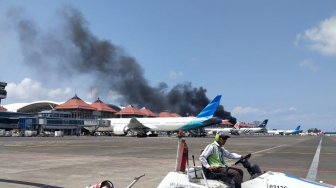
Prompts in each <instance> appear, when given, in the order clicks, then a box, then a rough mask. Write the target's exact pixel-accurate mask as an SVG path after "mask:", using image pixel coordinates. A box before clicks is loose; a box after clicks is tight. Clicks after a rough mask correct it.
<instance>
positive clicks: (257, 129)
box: [230, 119, 268, 135]
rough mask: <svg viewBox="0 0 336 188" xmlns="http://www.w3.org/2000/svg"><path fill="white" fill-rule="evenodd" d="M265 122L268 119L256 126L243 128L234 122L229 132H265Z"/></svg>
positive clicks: (236, 133)
mask: <svg viewBox="0 0 336 188" xmlns="http://www.w3.org/2000/svg"><path fill="white" fill-rule="evenodd" d="M267 123H268V119H265V120H264V121H263V122H262V123H260V124H259V125H258V127H254V128H243V127H241V128H240V127H239V124H238V123H236V125H235V126H234V128H232V129H231V131H230V133H231V134H232V135H240V134H246V133H266V132H267V129H266V125H267Z"/></svg>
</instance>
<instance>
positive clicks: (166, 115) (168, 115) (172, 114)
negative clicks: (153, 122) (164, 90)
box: [159, 112, 181, 117]
mask: <svg viewBox="0 0 336 188" xmlns="http://www.w3.org/2000/svg"><path fill="white" fill-rule="evenodd" d="M159 117H181V116H180V115H179V114H177V113H170V112H161V113H160V114H159Z"/></svg>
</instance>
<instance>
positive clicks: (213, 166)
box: [199, 132, 243, 188]
mask: <svg viewBox="0 0 336 188" xmlns="http://www.w3.org/2000/svg"><path fill="white" fill-rule="evenodd" d="M228 138H230V136H228V135H226V134H224V132H219V133H217V134H216V136H215V141H214V142H213V143H211V144H209V145H207V146H206V148H205V149H204V150H203V152H202V154H201V156H200V157H199V160H200V161H201V163H202V166H203V169H204V171H205V174H206V177H207V178H209V179H216V180H222V181H223V182H226V183H231V184H232V183H234V185H235V187H236V188H240V187H241V183H242V182H243V171H242V170H241V169H238V168H234V167H228V166H227V164H226V163H225V161H224V157H226V158H229V159H241V158H242V157H243V156H241V155H239V154H237V153H231V152H229V151H228V150H226V149H225V148H224V147H223V146H224V144H225V142H226V140H227V139H228ZM230 178H232V179H231V181H232V180H233V181H234V182H228V180H230Z"/></svg>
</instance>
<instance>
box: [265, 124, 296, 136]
mask: <svg viewBox="0 0 336 188" xmlns="http://www.w3.org/2000/svg"><path fill="white" fill-rule="evenodd" d="M300 127H301V125H299V126H297V127H296V128H295V129H292V130H268V131H267V133H269V134H274V135H278V134H279V135H293V134H299V133H300V132H301V130H300Z"/></svg>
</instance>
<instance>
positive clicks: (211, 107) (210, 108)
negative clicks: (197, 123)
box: [197, 95, 222, 118]
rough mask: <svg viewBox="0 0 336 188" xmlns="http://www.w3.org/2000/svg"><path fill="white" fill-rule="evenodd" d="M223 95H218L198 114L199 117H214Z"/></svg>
mask: <svg viewBox="0 0 336 188" xmlns="http://www.w3.org/2000/svg"><path fill="white" fill-rule="evenodd" d="M221 97H222V96H221V95H217V96H216V97H215V98H214V99H213V100H212V101H211V102H210V103H209V104H208V105H207V106H206V107H205V108H204V109H203V110H202V111H201V112H200V113H199V114H198V115H197V117H198V118H203V117H212V116H213V114H214V113H215V112H216V110H217V108H218V106H219V102H220V99H221Z"/></svg>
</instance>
